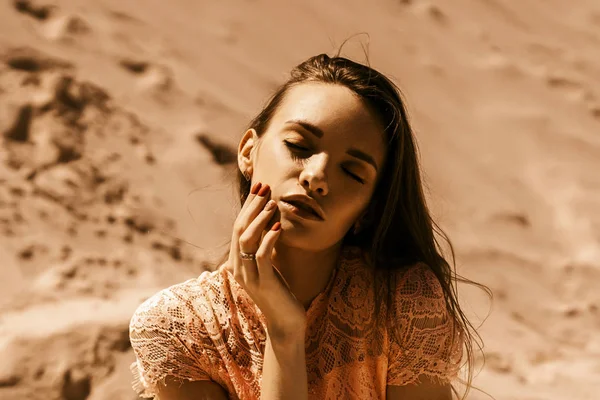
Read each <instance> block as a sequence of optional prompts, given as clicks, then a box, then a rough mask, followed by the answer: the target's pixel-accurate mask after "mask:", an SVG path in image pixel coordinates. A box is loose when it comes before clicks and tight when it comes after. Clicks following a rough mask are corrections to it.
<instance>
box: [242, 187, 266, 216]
mask: <svg viewBox="0 0 600 400" xmlns="http://www.w3.org/2000/svg"><path fill="white" fill-rule="evenodd" d="M261 187H262V183H260V182H256V183H255V184H254V185H253V186H252V188H251V189H250V193H248V196H247V197H246V201H244V204H242V209H241V210H240V212H243V211H244V210H245V209H247V208H248V205H249V204H250V203H252V201H253V200H254V198H255V197H256V195H257V194H258V192H259V191H260V188H261Z"/></svg>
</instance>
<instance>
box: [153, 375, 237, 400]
mask: <svg viewBox="0 0 600 400" xmlns="http://www.w3.org/2000/svg"><path fill="white" fill-rule="evenodd" d="M228 399H229V398H228V397H227V392H226V391H225V390H224V389H223V388H222V387H221V386H220V385H219V384H217V383H216V382H213V381H193V382H190V381H185V382H181V381H178V380H175V379H172V378H171V377H167V379H166V380H165V385H164V386H162V385H161V386H160V389H159V390H158V395H157V396H156V398H155V400H228Z"/></svg>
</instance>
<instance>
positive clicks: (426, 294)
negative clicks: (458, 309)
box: [393, 262, 445, 307]
mask: <svg viewBox="0 0 600 400" xmlns="http://www.w3.org/2000/svg"><path fill="white" fill-rule="evenodd" d="M393 277H394V279H393V284H394V286H393V287H394V297H395V298H396V299H397V300H407V299H414V300H429V302H430V303H429V305H430V306H432V307H440V306H442V305H443V306H444V307H445V295H444V290H443V287H442V284H441V283H440V280H439V278H438V277H437V275H436V274H435V273H434V272H433V270H432V269H431V268H430V267H429V266H428V265H427V264H425V263H422V262H418V263H416V264H413V265H410V266H408V267H406V268H402V269H400V270H398V271H397V272H396V273H395V274H393ZM442 303H443V304H442Z"/></svg>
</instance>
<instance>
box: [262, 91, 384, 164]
mask: <svg viewBox="0 0 600 400" xmlns="http://www.w3.org/2000/svg"><path fill="white" fill-rule="evenodd" d="M290 120H302V121H306V122H309V123H311V124H313V125H316V126H317V127H319V128H320V129H321V130H322V131H323V132H324V137H323V138H322V139H321V141H325V142H327V141H329V140H330V139H331V140H334V141H335V142H337V143H338V144H341V143H344V144H347V146H350V145H352V146H355V147H360V148H361V149H362V150H364V151H368V152H369V153H370V154H372V156H373V157H375V159H376V160H378V161H381V159H382V158H383V154H384V152H385V147H384V143H385V142H384V137H383V126H382V124H381V123H380V122H379V120H378V118H377V116H376V114H375V113H374V112H372V111H371V110H370V109H369V107H367V106H366V104H365V103H364V102H363V101H362V100H361V99H360V98H359V97H358V95H356V94H355V93H354V92H352V91H351V90H350V89H348V88H346V87H344V86H341V85H335V84H326V83H312V82H311V83H303V84H300V85H297V86H294V87H292V88H291V89H290V90H289V91H288V92H287V94H286V96H285V97H284V99H283V101H282V103H281V104H280V106H279V109H278V110H277V112H276V113H275V115H274V116H273V121H272V123H273V125H274V126H281V125H285V123H286V121H290Z"/></svg>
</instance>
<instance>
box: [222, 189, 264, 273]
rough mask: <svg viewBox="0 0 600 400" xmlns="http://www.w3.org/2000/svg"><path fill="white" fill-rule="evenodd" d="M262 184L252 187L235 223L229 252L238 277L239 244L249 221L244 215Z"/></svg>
mask: <svg viewBox="0 0 600 400" xmlns="http://www.w3.org/2000/svg"><path fill="white" fill-rule="evenodd" d="M261 186H262V184H261V183H260V182H257V183H255V184H254V185H253V186H252V188H251V189H250V193H249V194H248V196H247V197H246V201H244V204H243V205H242V209H241V210H240V212H239V213H238V216H237V218H236V220H235V223H234V225H233V235H232V240H231V246H230V249H229V252H230V253H231V254H233V255H234V257H233V265H231V269H232V270H231V272H232V273H233V275H234V276H235V277H236V278H237V277H238V276H239V274H240V270H241V262H240V256H239V253H240V246H239V237H240V236H241V235H242V233H243V232H244V231H245V230H246V227H247V226H248V223H247V222H246V221H245V220H244V216H245V215H246V212H245V211H246V209H247V208H248V207H249V205H250V204H252V201H253V200H254V198H255V197H256V195H257V194H258V192H259V191H260V189H261Z"/></svg>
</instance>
